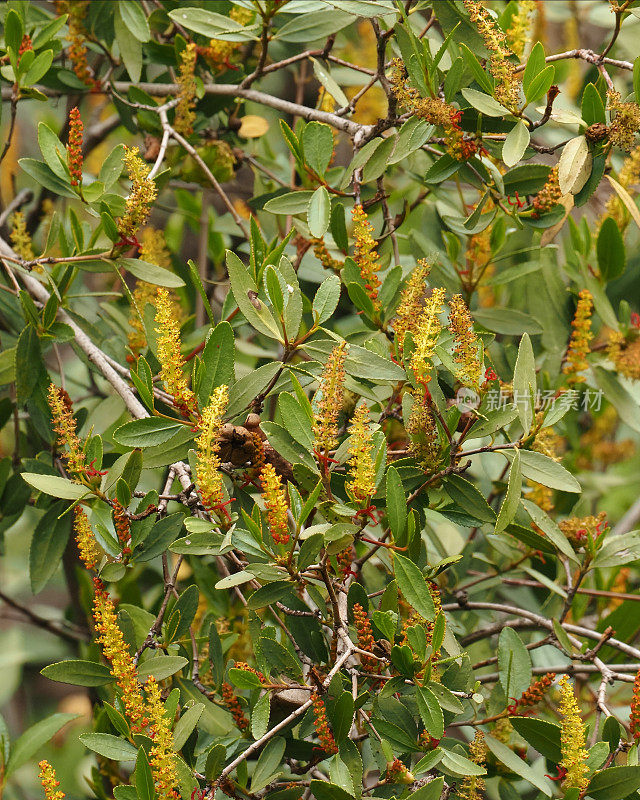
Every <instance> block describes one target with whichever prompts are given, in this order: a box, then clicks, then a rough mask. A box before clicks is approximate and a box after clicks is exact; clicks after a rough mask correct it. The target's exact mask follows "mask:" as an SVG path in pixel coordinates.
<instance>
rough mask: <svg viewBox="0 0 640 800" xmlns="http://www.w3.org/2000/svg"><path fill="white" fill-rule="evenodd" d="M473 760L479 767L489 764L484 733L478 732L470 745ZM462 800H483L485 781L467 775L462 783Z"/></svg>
mask: <svg viewBox="0 0 640 800" xmlns="http://www.w3.org/2000/svg"><path fill="white" fill-rule="evenodd" d="M469 752H470V754H471V760H472V761H473V763H474V764H477V765H478V766H479V767H484V765H485V764H486V763H487V744H486V742H485V740H484V734H483V733H482V731H476V735H475V736H474V738H473V741H472V742H471V743H470V744H469ZM459 797H460V800H482V799H483V798H484V797H485V794H484V780H483V779H482V778H481V777H480V776H479V775H467V777H466V778H465V779H464V781H463V782H462V787H461V789H460V792H459Z"/></svg>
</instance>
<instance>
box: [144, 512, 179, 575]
mask: <svg viewBox="0 0 640 800" xmlns="http://www.w3.org/2000/svg"><path fill="white" fill-rule="evenodd" d="M183 522H184V516H183V515H182V514H181V513H180V512H179V511H177V512H176V513H175V514H170V515H169V516H168V517H162V519H159V520H158V521H157V522H156V523H155V524H154V526H153V528H152V529H151V533H150V534H149V536H147V537H146V539H145V540H144V542H143V543H142V551H141V552H138V551H137V550H136V553H135V560H136V561H137V562H139V563H143V562H145V561H151V559H153V558H157V557H158V556H161V555H162V554H163V553H164V552H165V550H167V549H168V548H169V547H170V545H171V544H172V543H173V542H174V541H175V540H176V539H177V538H178V536H179V534H180V531H181V530H182V523H183Z"/></svg>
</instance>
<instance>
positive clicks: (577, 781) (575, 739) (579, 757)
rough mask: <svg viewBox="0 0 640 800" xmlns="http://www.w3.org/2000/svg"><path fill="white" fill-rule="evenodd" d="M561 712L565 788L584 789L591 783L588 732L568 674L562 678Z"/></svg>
mask: <svg viewBox="0 0 640 800" xmlns="http://www.w3.org/2000/svg"><path fill="white" fill-rule="evenodd" d="M560 713H561V714H562V716H563V717H564V719H563V720H562V726H561V730H560V748H561V750H562V761H561V762H560V767H562V768H563V769H564V770H566V775H565V779H564V783H563V788H564V789H580V791H584V789H586V788H587V786H588V784H589V779H588V777H587V775H588V773H589V768H588V767H587V763H586V762H587V758H588V757H589V753H588V751H587V747H586V732H585V727H584V722H583V721H582V719H581V717H580V712H579V709H578V701H577V700H576V696H575V694H574V692H573V684H572V683H571V681H570V680H569V678H568V677H567V676H566V675H563V676H562V678H560Z"/></svg>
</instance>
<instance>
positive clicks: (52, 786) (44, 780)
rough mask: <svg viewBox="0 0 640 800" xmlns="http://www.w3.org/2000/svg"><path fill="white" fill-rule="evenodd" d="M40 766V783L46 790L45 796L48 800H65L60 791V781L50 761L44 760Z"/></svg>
mask: <svg viewBox="0 0 640 800" xmlns="http://www.w3.org/2000/svg"><path fill="white" fill-rule="evenodd" d="M38 766H39V767H40V774H39V776H38V777H39V778H40V783H41V784H42V788H43V789H44V796H45V798H46V800H63V798H64V796H65V794H64V792H61V791H60V789H58V786H60V781H59V780H58V779H57V777H56V771H55V769H54V768H53V767H52V766H51V764H50V763H49V762H48V761H45V760H42V761H41V762H40V763H39V764H38Z"/></svg>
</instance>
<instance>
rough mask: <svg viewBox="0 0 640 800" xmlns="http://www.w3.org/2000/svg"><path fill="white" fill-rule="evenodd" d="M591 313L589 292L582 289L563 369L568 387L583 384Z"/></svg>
mask: <svg viewBox="0 0 640 800" xmlns="http://www.w3.org/2000/svg"><path fill="white" fill-rule="evenodd" d="M592 313H593V298H592V297H591V292H589V291H588V290H587V289H582V290H581V292H580V295H579V297H578V305H577V307H576V313H575V316H574V318H573V321H572V323H571V325H572V327H573V332H572V333H571V341H570V342H569V349H568V351H567V358H566V362H565V365H564V368H563V370H562V371H563V372H564V374H565V375H566V376H567V383H569V384H570V385H573V384H576V383H583V382H584V381H585V377H584V375H582V373H583V372H584V370H586V369H587V368H588V367H589V363H588V362H587V358H586V357H587V355H588V353H589V342H590V341H591V339H593V332H592V330H591V315H592Z"/></svg>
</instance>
